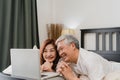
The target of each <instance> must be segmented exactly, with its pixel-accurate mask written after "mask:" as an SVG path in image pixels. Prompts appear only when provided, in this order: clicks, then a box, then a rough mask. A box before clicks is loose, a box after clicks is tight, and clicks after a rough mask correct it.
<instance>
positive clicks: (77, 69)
mask: <svg viewBox="0 0 120 80" xmlns="http://www.w3.org/2000/svg"><path fill="white" fill-rule="evenodd" d="M55 44H56V45H57V47H54V50H56V48H57V50H56V53H57V51H58V53H57V54H59V55H57V56H60V59H59V57H55V56H56V55H55V54H54V57H53V55H51V57H48V56H47V51H48V50H50V48H49V49H47V48H45V47H43V48H44V49H42V48H41V50H42V51H43V55H44V56H43V58H44V59H46V60H44V63H43V64H42V66H41V69H42V70H43V71H44V70H45V71H57V72H59V73H60V74H62V75H63V77H64V78H65V79H66V80H120V77H119V76H120V63H117V62H110V61H108V60H106V59H105V58H103V57H101V56H100V55H98V54H96V53H94V52H90V51H87V50H85V49H82V48H79V41H78V40H77V39H76V38H75V37H74V36H72V35H62V36H60V37H59V38H58V39H57V40H56V42H55ZM44 45H45V44H44ZM49 46H50V45H49ZM52 49H53V48H52ZM45 53H46V57H45ZM48 54H50V53H48ZM55 58H57V60H55ZM58 59H59V60H58ZM54 60H55V61H57V62H56V63H57V64H56V63H54V62H55V61H54ZM52 61H53V63H51V62H52ZM48 65H49V66H48ZM53 65H54V66H55V67H54V68H53V67H52V66H53ZM45 66H46V67H45ZM50 66H51V67H52V69H51V68H50ZM111 73H115V74H114V75H112V74H111ZM116 74H117V75H116ZM111 75H112V77H111ZM113 78H114V79H113Z"/></svg>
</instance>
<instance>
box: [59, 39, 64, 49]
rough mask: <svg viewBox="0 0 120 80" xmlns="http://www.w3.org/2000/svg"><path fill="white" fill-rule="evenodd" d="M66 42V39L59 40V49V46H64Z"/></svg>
mask: <svg viewBox="0 0 120 80" xmlns="http://www.w3.org/2000/svg"><path fill="white" fill-rule="evenodd" d="M64 44H65V41H64V40H61V41H59V42H58V43H57V50H59V48H60V47H61V46H64Z"/></svg>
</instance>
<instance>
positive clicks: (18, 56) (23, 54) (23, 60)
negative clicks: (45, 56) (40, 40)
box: [10, 49, 40, 79]
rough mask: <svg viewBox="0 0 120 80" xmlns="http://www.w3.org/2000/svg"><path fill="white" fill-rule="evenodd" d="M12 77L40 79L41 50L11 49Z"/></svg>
mask: <svg viewBox="0 0 120 80" xmlns="http://www.w3.org/2000/svg"><path fill="white" fill-rule="evenodd" d="M10 55H11V64H12V76H22V77H28V78H33V79H40V54H39V49H10Z"/></svg>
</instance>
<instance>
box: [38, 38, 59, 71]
mask: <svg viewBox="0 0 120 80" xmlns="http://www.w3.org/2000/svg"><path fill="white" fill-rule="evenodd" d="M49 44H52V45H53V46H54V49H55V51H56V58H55V60H54V61H53V66H52V69H53V70H54V71H56V66H57V63H58V61H59V59H60V56H59V54H58V51H57V46H56V45H55V40H53V39H47V40H45V41H44V42H43V43H42V45H41V47H40V62H41V65H42V64H43V63H44V62H45V59H44V58H43V53H44V49H45V47H46V46H47V45H49Z"/></svg>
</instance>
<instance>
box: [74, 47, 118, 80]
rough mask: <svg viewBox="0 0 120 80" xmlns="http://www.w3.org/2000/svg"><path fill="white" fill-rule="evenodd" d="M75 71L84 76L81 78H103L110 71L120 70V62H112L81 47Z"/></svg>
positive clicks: (92, 79)
mask: <svg viewBox="0 0 120 80" xmlns="http://www.w3.org/2000/svg"><path fill="white" fill-rule="evenodd" d="M74 69H75V72H76V73H77V74H81V75H82V76H84V78H82V79H80V80H103V77H104V76H105V75H107V74H108V73H110V72H113V71H120V63H117V62H111V61H108V60H106V59H104V58H103V57H101V56H100V55H98V54H96V53H94V52H90V51H87V50H84V49H82V48H80V52H79V57H78V61H77V64H76V65H75V66H74Z"/></svg>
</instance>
